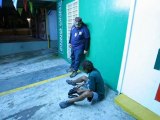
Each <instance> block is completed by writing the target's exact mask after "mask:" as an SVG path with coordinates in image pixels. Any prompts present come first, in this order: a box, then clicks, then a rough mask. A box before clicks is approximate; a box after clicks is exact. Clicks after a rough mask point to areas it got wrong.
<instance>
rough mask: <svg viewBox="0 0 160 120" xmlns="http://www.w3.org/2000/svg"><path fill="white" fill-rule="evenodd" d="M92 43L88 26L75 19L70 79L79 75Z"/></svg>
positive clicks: (71, 39) (71, 40) (71, 42)
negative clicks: (85, 55) (79, 69)
mask: <svg viewBox="0 0 160 120" xmlns="http://www.w3.org/2000/svg"><path fill="white" fill-rule="evenodd" d="M89 42H90V33H89V30H88V28H87V26H86V25H85V24H84V23H83V22H82V19H81V18H80V17H76V18H75V23H74V25H73V26H72V28H71V32H70V40H69V46H70V47H71V66H70V69H69V70H68V72H72V74H71V75H70V77H71V78H72V77H75V76H76V75H77V71H78V68H79V66H80V63H81V60H82V58H83V55H84V54H87V51H88V48H89Z"/></svg>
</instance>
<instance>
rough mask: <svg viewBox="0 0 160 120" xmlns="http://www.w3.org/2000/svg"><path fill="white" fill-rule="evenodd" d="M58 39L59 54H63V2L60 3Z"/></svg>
mask: <svg viewBox="0 0 160 120" xmlns="http://www.w3.org/2000/svg"><path fill="white" fill-rule="evenodd" d="M58 33H59V34H58V38H59V52H60V53H61V54H63V23H62V0H59V2H58Z"/></svg>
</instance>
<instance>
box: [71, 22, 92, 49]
mask: <svg viewBox="0 0 160 120" xmlns="http://www.w3.org/2000/svg"><path fill="white" fill-rule="evenodd" d="M89 39H90V33H89V30H88V28H87V26H86V25H84V24H83V25H82V27H80V28H76V27H75V26H74V25H73V26H72V28H71V33H70V41H69V43H70V44H71V45H72V48H73V49H74V50H75V49H82V50H86V51H87V50H88V46H89Z"/></svg>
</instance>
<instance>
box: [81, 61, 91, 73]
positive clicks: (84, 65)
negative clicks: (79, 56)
mask: <svg viewBox="0 0 160 120" xmlns="http://www.w3.org/2000/svg"><path fill="white" fill-rule="evenodd" d="M82 68H83V70H84V71H85V72H86V73H90V72H91V71H92V70H93V69H94V66H93V63H92V62H91V61H89V60H85V61H84V62H83V63H82Z"/></svg>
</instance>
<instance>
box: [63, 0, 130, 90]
mask: <svg viewBox="0 0 160 120" xmlns="http://www.w3.org/2000/svg"><path fill="white" fill-rule="evenodd" d="M71 1H72V0H64V1H63V13H64V14H63V24H64V28H63V32H64V34H63V35H64V39H63V40H64V45H65V46H66V4H67V3H68V2H71ZM129 7H130V1H129V0H79V9H80V16H81V17H82V19H83V21H84V22H85V23H86V24H87V25H88V28H89V30H90V33H91V45H90V50H89V54H88V55H87V59H89V60H91V61H92V62H93V63H94V65H95V67H96V68H98V69H99V70H100V72H101V73H102V76H103V78H104V81H105V83H106V84H107V85H108V86H110V87H111V88H112V89H114V90H116V88H117V84H118V77H119V73H120V66H121V60H122V54H123V48H124V41H125V36H126V29H127V22H128V15H129ZM64 49H65V50H64V51H65V54H64V55H63V57H64V58H66V47H64Z"/></svg>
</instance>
